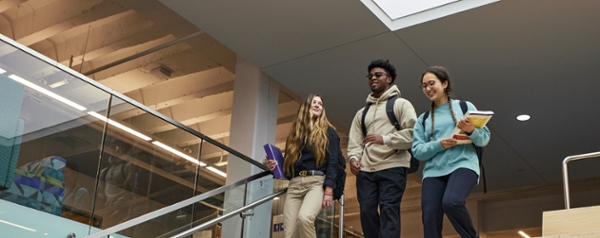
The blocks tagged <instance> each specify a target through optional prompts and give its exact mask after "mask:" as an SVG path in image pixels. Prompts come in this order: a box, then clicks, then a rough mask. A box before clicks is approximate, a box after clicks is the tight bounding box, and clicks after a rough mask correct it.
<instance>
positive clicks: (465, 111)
mask: <svg viewBox="0 0 600 238" xmlns="http://www.w3.org/2000/svg"><path fill="white" fill-rule="evenodd" d="M459 104H460V109H462V112H463V114H467V111H468V110H469V107H467V102H466V101H463V100H460V102H459Z"/></svg>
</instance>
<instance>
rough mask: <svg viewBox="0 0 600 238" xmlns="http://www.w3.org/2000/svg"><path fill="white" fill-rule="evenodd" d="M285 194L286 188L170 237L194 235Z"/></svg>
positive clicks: (178, 237) (177, 237)
mask: <svg viewBox="0 0 600 238" xmlns="http://www.w3.org/2000/svg"><path fill="white" fill-rule="evenodd" d="M286 192H287V188H285V189H283V190H281V191H278V192H276V193H273V194H271V195H268V196H266V197H264V198H261V199H259V200H256V201H254V202H252V203H250V204H248V205H246V206H243V207H241V208H238V209H236V210H234V211H232V212H230V213H227V214H226V215H223V216H221V217H217V218H215V219H212V220H210V221H208V222H206V223H204V224H202V225H199V226H197V227H194V228H191V229H189V230H187V231H184V232H181V233H179V234H177V235H174V236H171V238H181V237H185V236H188V235H191V234H194V233H196V232H198V231H201V230H204V229H206V228H208V227H210V226H212V225H214V224H217V223H219V222H222V221H224V220H227V219H229V218H231V217H233V216H235V215H238V214H240V213H242V212H243V211H246V210H248V209H252V208H254V207H256V206H258V205H261V204H263V203H265V202H268V201H270V200H272V199H273V198H275V197H278V196H280V195H282V194H284V193H286Z"/></svg>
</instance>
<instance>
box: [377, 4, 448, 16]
mask: <svg viewBox="0 0 600 238" xmlns="http://www.w3.org/2000/svg"><path fill="white" fill-rule="evenodd" d="M373 2H375V4H377V6H379V8H381V9H382V10H383V12H385V14H386V15H388V17H389V18H391V19H392V20H396V19H398V18H401V17H405V16H408V15H412V14H416V13H419V12H422V11H425V10H429V9H432V8H436V7H441V6H443V5H446V4H448V3H451V2H458V0H427V1H423V0H373Z"/></svg>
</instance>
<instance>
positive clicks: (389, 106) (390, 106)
mask: <svg viewBox="0 0 600 238" xmlns="http://www.w3.org/2000/svg"><path fill="white" fill-rule="evenodd" d="M396 99H398V95H393V96H391V97H389V98H388V99H387V102H386V103H385V112H386V114H387V116H388V118H389V119H390V122H391V123H392V125H394V128H396V130H398V131H399V130H402V127H401V126H400V122H398V118H396V113H394V104H395V103H396ZM371 104H372V103H367V105H366V106H365V109H363V114H362V119H361V123H360V128H361V129H362V133H363V137H365V136H367V126H365V119H366V118H367V111H369V107H371Z"/></svg>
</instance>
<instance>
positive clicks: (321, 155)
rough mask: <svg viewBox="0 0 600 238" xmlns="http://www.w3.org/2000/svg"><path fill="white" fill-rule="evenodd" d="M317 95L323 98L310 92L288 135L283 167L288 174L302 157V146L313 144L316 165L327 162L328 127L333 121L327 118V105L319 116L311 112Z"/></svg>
mask: <svg viewBox="0 0 600 238" xmlns="http://www.w3.org/2000/svg"><path fill="white" fill-rule="evenodd" d="M315 97H319V98H321V101H322V100H323V98H322V97H321V96H319V95H316V94H310V95H308V97H307V98H306V100H305V101H304V102H303V103H302V104H301V105H300V108H299V109H298V113H297V114H296V120H295V121H294V125H293V129H292V133H291V134H290V135H289V136H288V138H287V141H286V145H285V160H284V162H283V168H284V171H285V173H286V174H288V175H293V174H294V173H295V172H296V171H294V167H295V165H296V162H297V161H298V159H299V158H300V154H301V151H302V147H304V146H312V151H313V153H314V156H315V160H316V165H317V167H318V166H321V165H323V164H324V163H325V156H326V153H327V146H328V144H329V140H328V139H327V128H328V127H330V126H331V123H329V121H328V120H327V115H326V114H325V107H323V111H322V112H321V115H319V117H317V118H315V119H313V118H312V113H311V107H312V101H313V99H314V98H315Z"/></svg>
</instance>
